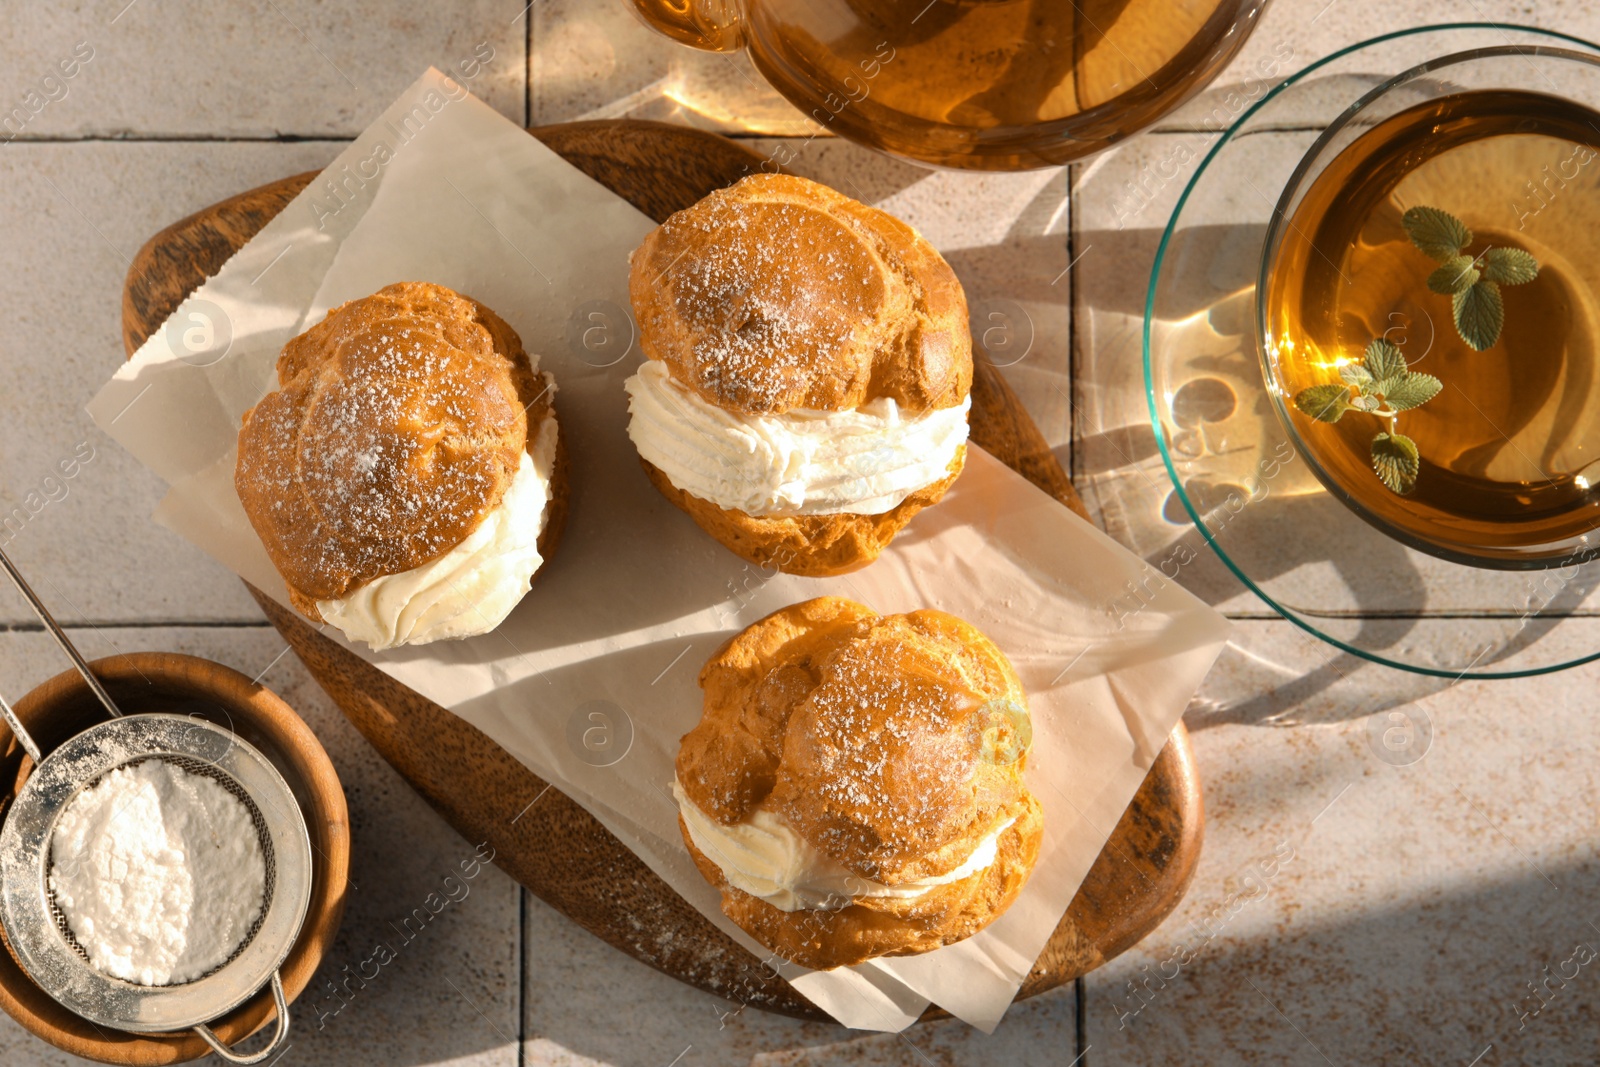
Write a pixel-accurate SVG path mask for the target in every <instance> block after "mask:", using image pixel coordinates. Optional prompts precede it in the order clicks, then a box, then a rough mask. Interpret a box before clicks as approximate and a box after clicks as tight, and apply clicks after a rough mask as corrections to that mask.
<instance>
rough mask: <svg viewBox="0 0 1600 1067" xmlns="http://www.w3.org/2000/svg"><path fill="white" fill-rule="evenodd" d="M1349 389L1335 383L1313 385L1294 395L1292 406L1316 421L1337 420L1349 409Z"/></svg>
mask: <svg viewBox="0 0 1600 1067" xmlns="http://www.w3.org/2000/svg"><path fill="white" fill-rule="evenodd" d="M1349 395H1350V390H1349V389H1348V388H1346V387H1345V386H1342V385H1338V384H1336V383H1331V382H1330V383H1329V384H1327V385H1313V386H1311V387H1310V388H1309V389H1302V390H1300V391H1299V392H1298V393H1296V394H1295V395H1294V406H1295V407H1297V408H1299V409H1300V410H1301V411H1302V412H1303V413H1305V414H1307V415H1310V416H1311V417H1312V418H1313V419H1316V420H1317V421H1318V422H1338V421H1339V420H1340V419H1341V418H1343V417H1344V413H1345V412H1347V411H1349V410H1350V401H1349V399H1348V397H1349Z"/></svg>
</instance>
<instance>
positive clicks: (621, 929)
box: [122, 120, 1202, 1019]
mask: <svg viewBox="0 0 1600 1067" xmlns="http://www.w3.org/2000/svg"><path fill="white" fill-rule="evenodd" d="M529 132H530V133H531V134H532V135H533V136H535V137H537V138H539V140H541V141H543V142H544V143H545V144H546V145H548V146H549V147H550V148H551V149H552V150H554V151H555V152H557V153H559V154H560V155H561V156H562V157H563V158H565V159H566V160H567V161H568V162H570V163H572V164H573V165H574V166H575V167H577V168H578V169H579V170H582V171H583V172H584V173H586V174H588V175H590V176H591V177H593V178H595V179H596V180H597V181H599V182H601V183H603V184H604V185H606V186H607V187H609V188H610V189H612V190H614V191H615V192H616V193H617V194H618V195H620V196H622V197H623V198H624V199H626V200H628V201H629V202H630V203H632V204H634V205H635V206H636V207H638V208H639V209H640V210H641V211H643V212H644V213H645V214H647V215H649V216H650V217H651V218H654V219H655V220H657V221H658V222H659V221H661V220H663V219H665V218H666V217H667V216H668V215H670V214H671V213H672V212H674V211H677V210H680V209H682V208H685V207H688V206H689V205H690V204H692V203H694V202H695V201H697V200H699V199H700V198H701V197H703V196H705V195H706V194H707V193H709V192H711V191H712V190H713V189H717V188H720V187H722V186H725V185H729V184H731V183H733V182H734V181H737V180H738V179H739V178H741V177H743V176H744V175H746V174H749V173H751V172H753V171H756V170H758V169H760V168H761V166H762V164H763V162H764V160H763V159H762V157H760V156H757V155H755V154H754V153H752V152H750V151H748V150H746V149H745V148H742V147H740V146H739V145H737V144H735V143H734V142H732V141H729V140H727V139H725V138H722V137H718V136H715V135H713V134H708V133H702V132H700V131H696V130H690V129H686V128H682V127H677V126H668V125H663V124H660V123H653V122H639V121H631V120H620V121H602V122H580V123H569V124H565V125H560V126H544V127H539V128H537V129H533V130H530V131H529ZM769 167H770V164H769ZM314 177H316V173H315V172H313V173H308V174H298V175H295V176H293V177H290V178H284V179H281V180H279V181H276V182H273V183H272V184H270V185H264V186H262V187H260V188H259V189H252V190H250V191H249V192H246V193H241V194H239V195H238V196H235V197H233V198H231V199H229V200H224V201H223V202H222V203H220V204H215V205H213V206H212V207H209V208H206V209H205V210H204V211H201V212H198V213H196V214H194V215H191V216H189V217H188V218H186V219H183V220H182V221H180V222H176V223H174V224H173V225H171V226H169V227H168V228H167V229H165V230H163V231H162V232H161V233H159V234H157V235H156V236H155V237H153V238H151V239H150V241H149V242H148V243H147V244H146V245H145V246H144V248H142V249H141V250H140V251H139V254H138V256H136V257H135V258H134V261H133V265H132V266H131V267H130V269H129V271H128V279H127V285H126V288H125V289H124V291H123V305H122V330H123V341H124V344H125V345H126V347H127V350H128V353H129V354H130V355H131V354H132V353H133V352H134V351H135V350H136V349H138V347H139V346H140V345H141V344H143V343H144V341H145V338H147V337H149V336H150V334H151V333H153V332H154V331H155V330H156V329H157V328H159V327H160V325H161V324H162V323H163V322H164V321H165V320H166V319H167V317H168V316H169V315H171V314H172V312H173V311H174V310H176V308H177V306H178V304H179V303H180V302H181V301H182V300H183V299H184V297H186V296H187V295H188V294H189V293H191V292H193V291H194V289H195V288H197V287H198V286H199V285H200V284H201V283H202V282H203V281H204V280H205V279H206V278H208V277H209V276H211V275H212V274H215V273H216V272H217V271H218V270H219V269H220V268H221V267H222V265H223V263H224V262H226V260H227V259H228V257H229V256H231V255H232V254H233V253H234V252H235V251H236V250H237V249H238V248H239V247H240V246H241V245H243V244H244V243H245V242H246V241H248V240H249V239H250V238H251V236H253V235H254V234H255V233H256V232H257V231H258V230H260V229H261V228H262V227H263V226H265V225H266V224H267V222H268V221H269V220H270V219H271V218H272V217H273V216H274V215H276V214H277V213H278V212H279V211H281V210H282V209H283V207H284V206H285V205H286V204H288V203H289V201H290V200H292V199H293V198H294V196H295V195H296V194H297V193H299V192H300V190H302V189H303V188H305V186H306V185H307V184H309V183H310V181H311V180H312V179H313V178H314ZM972 440H973V441H975V442H976V443H978V444H979V445H981V446H983V447H984V448H985V449H987V450H988V451H989V452H991V453H993V454H994V455H996V456H998V457H999V458H1000V459H1001V460H1003V461H1004V462H1005V463H1007V464H1008V465H1010V466H1011V467H1012V468H1013V469H1015V470H1017V471H1019V472H1020V473H1021V474H1023V475H1024V476H1025V477H1027V478H1028V479H1029V480H1030V481H1032V482H1033V483H1034V484H1035V485H1037V486H1039V487H1040V488H1041V489H1043V490H1044V491H1045V492H1047V493H1049V494H1051V495H1052V496H1054V497H1055V498H1056V499H1058V500H1060V501H1061V503H1062V504H1063V505H1065V506H1066V507H1068V508H1071V509H1072V510H1073V511H1075V512H1077V513H1078V514H1079V515H1082V516H1084V518H1085V520H1087V518H1088V514H1087V512H1086V511H1085V510H1084V508H1083V504H1082V502H1081V501H1080V500H1079V499H1078V495H1077V493H1076V492H1075V491H1074V490H1073V488H1072V483H1071V481H1070V480H1069V479H1068V478H1067V476H1066V474H1065V473H1064V472H1063V471H1062V469H1061V465H1060V464H1059V463H1058V462H1057V461H1056V458H1055V456H1054V454H1053V453H1052V452H1051V451H1050V448H1049V446H1048V445H1047V444H1046V442H1045V440H1044V438H1043V436H1042V435H1041V434H1040V433H1039V430H1038V428H1037V427H1036V426H1035V425H1034V424H1033V422H1032V420H1031V419H1030V418H1029V417H1028V414H1027V412H1025V411H1024V410H1023V408H1022V405H1021V404H1020V403H1019V402H1018V400H1017V398H1016V396H1015V395H1014V394H1013V393H1012V392H1011V390H1010V388H1009V387H1008V386H1007V385H1006V383H1005V381H1004V380H1003V379H1002V378H1001V377H1000V374H999V372H998V371H996V370H995V368H994V367H993V366H992V365H991V364H989V363H987V362H984V361H983V360H982V359H981V358H980V359H979V360H978V361H977V367H976V374H975V378H974V382H973V387H972ZM250 591H251V593H252V594H253V595H254V596H255V598H256V600H257V601H258V602H259V603H260V605H261V610H262V611H264V612H265V613H266V615H267V618H269V619H270V620H272V623H273V625H274V626H276V627H277V628H278V632H279V633H281V634H282V635H283V637H284V639H285V640H286V641H288V642H289V644H290V645H291V646H292V647H293V648H294V650H295V652H296V653H298V654H299V656H300V658H301V659H302V660H304V661H305V664H306V666H307V667H308V668H309V669H310V671H311V673H312V674H313V675H314V676H315V677H316V679H317V680H318V681H319V682H320V683H321V684H322V687H323V688H324V689H326V690H327V691H328V694H329V695H330V696H332V697H333V699H334V700H335V701H336V702H337V703H338V705H339V706H340V707H341V708H342V709H343V710H344V713H345V714H346V715H347V716H348V717H349V718H350V721H351V722H353V723H354V724H355V725H356V727H357V729H359V730H360V731H361V733H362V734H363V735H365V736H366V738H367V740H368V741H370V742H371V743H372V745H373V746H374V747H375V748H376V749H377V750H378V751H379V752H380V753H382V754H383V756H384V758H386V759H387V760H388V761H389V762H390V763H391V764H393V765H394V767H395V769H396V770H398V771H399V772H400V773H401V774H402V775H403V776H404V777H405V778H406V780H407V781H409V782H410V783H411V785H412V786H413V787H414V788H415V789H416V790H417V791H418V792H419V793H421V794H422V796H423V797H424V798H425V799H426V800H427V801H428V802H429V803H430V804H432V805H433V806H434V808H435V809H436V810H438V812H439V813H440V814H441V815H443V816H444V818H445V820H446V821H448V822H449V823H450V824H451V825H452V826H454V827H455V828H456V829H457V830H458V831H460V833H461V834H462V835H463V836H464V837H466V838H467V840H469V841H471V842H473V843H477V842H480V841H487V842H489V844H490V845H491V846H492V847H493V848H494V849H495V851H496V853H497V854H498V859H497V861H496V862H497V863H499V865H500V866H501V867H503V868H504V869H505V870H506V871H508V872H510V874H511V875H512V876H513V877H515V878H516V879H517V880H518V881H520V882H521V883H522V884H523V885H525V886H527V887H528V888H529V889H530V890H532V891H533V893H534V894H535V895H537V896H538V897H540V898H541V899H542V900H544V901H545V902H546V903H548V904H549V905H551V906H552V907H554V908H555V909H556V910H558V911H560V912H562V913H563V914H564V915H566V916H568V917H569V918H571V919H572V920H573V921H574V922H576V923H578V924H579V925H581V926H583V927H584V928H585V929H587V930H589V931H590V932H591V933H593V934H594V935H595V936H597V937H599V938H601V939H603V940H605V941H607V942H609V943H610V944H612V945H615V946H616V947H617V948H619V949H622V950H623V951H624V952H627V953H628V954H629V955H631V956H633V957H635V958H636V959H638V960H641V961H643V962H644V963H648V964H650V965H651V966H652V967H656V968H658V969H660V970H662V971H664V972H666V973H667V974H670V975H672V976H673V977H675V978H679V979H681V980H683V981H685V982H689V983H691V984H693V985H696V986H699V987H700V988H701V989H704V990H706V991H708V992H710V993H714V994H716V995H718V996H722V997H726V998H728V999H730V1000H737V1001H739V1002H741V1003H744V1004H750V1005H754V1006H756V1007H760V1008H765V1009H768V1010H771V1011H777V1012H782V1013H785V1014H788V1015H794V1016H799V1017H803V1018H812V1019H825V1018H827V1016H825V1015H824V1014H823V1013H822V1012H821V1011H820V1010H819V1009H818V1008H817V1007H816V1006H815V1005H813V1004H812V1003H810V1002H809V1001H807V1000H806V999H805V998H804V997H802V996H801V995H800V994H799V993H797V992H796V991H795V990H794V989H793V988H792V987H790V986H789V984H788V983H787V982H784V981H783V980H782V979H779V978H776V977H773V976H772V975H771V972H770V970H768V969H766V968H764V967H762V966H761V965H760V964H759V962H758V961H757V959H756V958H755V957H754V956H752V955H751V954H750V953H748V952H747V951H745V950H744V949H743V948H741V947H739V946H738V945H737V944H735V943H734V942H733V941H732V940H731V939H730V938H728V937H727V936H726V935H725V934H723V933H722V932H721V931H720V930H718V929H717V928H716V927H715V926H713V925H711V924H710V923H709V922H708V921H706V919H705V918H704V917H703V916H701V915H700V914H699V912H697V911H695V910H694V909H693V908H691V907H690V906H689V905H688V904H687V903H686V902H685V901H684V900H683V899H682V898H681V897H679V896H678V895H677V894H676V893H674V892H673V891H672V890H671V889H670V888H669V887H668V886H667V885H666V883H664V882H662V881H661V880H660V879H659V878H658V877H657V876H656V875H655V874H653V873H652V872H651V871H650V869H649V868H648V867H646V866H645V865H644V863H643V862H642V861H641V860H639V858H638V857H637V856H635V855H634V854H633V853H632V852H630V851H629V850H628V849H627V848H626V847H625V846H624V845H623V844H622V843H621V842H620V841H618V840H617V839H616V838H615V837H613V836H612V835H611V834H610V833H609V832H608V831H607V830H606V829H605V828H604V827H602V826H601V825H600V823H598V822H597V821H596V820H595V819H594V818H593V817H592V816H591V815H589V813H588V812H586V811H584V810H583V808H581V807H580V806H579V805H578V804H576V803H574V802H573V801H572V800H570V799H569V798H567V797H566V796H565V795H564V794H562V793H561V792H560V791H558V790H554V789H550V790H549V792H548V794H547V795H546V790H547V789H548V786H547V784H546V783H545V782H544V781H543V780H541V779H540V778H538V777H537V776H535V775H534V774H533V773H532V772H531V771H529V770H528V769H527V768H526V767H524V766H523V765H522V764H521V763H519V762H518V761H517V760H516V759H514V758H513V757H512V756H510V755H509V754H508V753H507V752H505V750H503V749H501V748H500V747H499V746H498V745H496V744H495V743H494V742H493V741H491V740H489V738H488V737H486V736H485V735H484V734H482V733H481V732H479V731H478V730H477V729H476V728H474V727H472V726H470V725H468V724H467V723H466V722H465V721H464V720H462V719H460V718H457V717H456V716H455V715H452V714H451V713H450V712H448V711H446V710H445V709H444V708H442V707H440V706H439V705H437V704H434V703H432V702H431V701H428V700H426V699H424V698H423V697H421V696H420V695H418V694H417V693H415V692H413V691H412V690H410V689H408V688H406V687H404V686H402V685H401V684H400V683H399V682H396V681H395V680H394V679H392V678H390V677H389V676H388V675H386V674H384V673H383V672H382V671H379V670H378V669H377V668H375V667H373V666H371V665H369V664H367V663H366V662H365V661H363V660H361V659H360V658H358V657H356V656H354V655H352V654H351V653H350V652H348V651H346V650H345V649H343V648H342V647H340V646H339V645H337V644H335V643H334V642H333V641H332V640H330V639H328V638H326V637H323V636H322V635H321V634H319V633H317V631H316V630H315V629H314V628H313V627H311V626H310V625H308V624H307V623H306V621H305V620H304V619H302V618H300V617H299V616H298V615H296V614H294V613H293V612H291V611H289V610H288V609H286V608H283V607H282V606H280V605H279V604H278V603H277V602H276V601H274V600H272V599H270V598H268V597H267V596H265V595H263V594H262V593H261V592H260V591H259V590H256V589H253V588H252V589H251V590H250ZM536 798H537V799H538V803H533V801H534V800H535V799H536ZM530 804H532V807H529V805H530ZM1201 827H1202V812H1201V801H1200V780H1199V776H1198V774H1197V772H1196V769H1195V764H1194V754H1193V751H1192V750H1191V749H1190V747H1189V739H1188V735H1187V733H1185V731H1184V728H1183V726H1182V725H1181V724H1180V725H1179V726H1178V727H1177V728H1176V729H1175V730H1174V731H1173V733H1172V736H1171V738H1170V739H1169V740H1168V743H1167V745H1166V747H1165V748H1164V749H1163V750H1162V752H1161V755H1160V756H1159V757H1158V758H1157V760H1156V763H1155V765H1154V766H1153V767H1152V768H1151V770H1150V773H1149V775H1148V777H1146V779H1145V782H1144V785H1143V787H1142V788H1141V789H1140V790H1139V793H1138V795H1137V796H1135V797H1134V800H1133V803H1132V804H1131V805H1130V806H1129V808H1128V810H1127V811H1126V812H1125V813H1124V814H1123V817H1122V820H1121V822H1119V823H1118V824H1117V826H1116V828H1115V830H1114V831H1113V832H1112V834H1111V837H1110V839H1109V841H1108V842H1107V844H1106V846H1105V849H1104V850H1103V851H1102V852H1101V854H1100V857H1099V858H1098V860H1096V862H1095V864H1094V866H1093V868H1092V869H1091V870H1090V872H1089V875H1088V877H1087V878H1086V879H1085V880H1084V883H1083V887H1082V888H1081V889H1080V890H1079V891H1078V895H1077V897H1076V898H1075V899H1074V900H1073V902H1072V906H1071V907H1070V908H1069V909H1068V911H1067V913H1066V915H1065V916H1064V917H1063V918H1062V920H1061V922H1060V924H1059V925H1058V926H1057V927H1056V930H1055V933H1054V935H1053V936H1052V937H1051V939H1050V942H1049V944H1048V945H1047V946H1046V947H1045V950H1044V952H1043V953H1042V954H1041V955H1040V957H1039V959H1038V962H1037V963H1036V964H1035V966H1034V969H1033V971H1032V973H1030V974H1029V976H1028V978H1027V981H1026V982H1024V984H1023V986H1022V990H1021V992H1020V993H1019V994H1018V996H1019V997H1027V996H1031V995H1033V994H1035V993H1040V992H1043V991H1045V990H1047V989H1053V988H1055V987H1057V986H1059V985H1061V984H1062V983H1064V982H1068V981H1071V980H1072V979H1074V978H1076V977H1078V976H1079V975H1081V974H1084V973H1085V972H1087V971H1090V970H1092V969H1094V968H1095V967H1098V966H1099V965H1100V964H1102V963H1104V962H1105V961H1106V960H1108V959H1111V958H1112V957H1113V956H1116V955H1117V954H1118V953H1120V952H1122V951H1124V950H1125V949H1127V948H1128V947H1129V946H1131V945H1133V944H1134V943H1135V942H1137V941H1138V940H1140V939H1141V938H1142V937H1144V936H1145V935H1146V934H1148V933H1149V932H1150V931H1151V930H1152V929H1154V928H1155V927H1156V925H1157V924H1159V923H1160V922H1161V920H1162V919H1163V918H1165V917H1166V916H1167V915H1168V914H1169V913H1170V912H1171V911H1172V909H1173V908H1174V907H1175V906H1176V905H1177V903H1178V901H1179V900H1180V899H1181V898H1182V896H1183V892H1184V889H1185V888H1186V887H1187V886H1188V883H1189V879H1190V876H1191V875H1192V874H1193V872H1194V867H1195V862H1196V860H1197V859H1198V857H1199V854H1200V841H1201ZM942 1014H943V1013H942V1012H941V1011H939V1010H938V1009H937V1008H930V1009H929V1015H930V1016H937V1015H942Z"/></svg>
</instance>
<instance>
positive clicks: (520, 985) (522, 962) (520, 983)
mask: <svg viewBox="0 0 1600 1067" xmlns="http://www.w3.org/2000/svg"><path fill="white" fill-rule="evenodd" d="M528 21H529V22H532V21H533V20H532V18H529V20H528ZM541 795H543V794H541ZM515 884H516V887H517V904H518V907H517V1067H527V1062H528V895H529V894H528V890H527V889H526V888H525V887H524V886H523V885H522V883H521V882H517V883H515Z"/></svg>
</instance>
